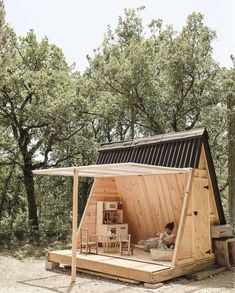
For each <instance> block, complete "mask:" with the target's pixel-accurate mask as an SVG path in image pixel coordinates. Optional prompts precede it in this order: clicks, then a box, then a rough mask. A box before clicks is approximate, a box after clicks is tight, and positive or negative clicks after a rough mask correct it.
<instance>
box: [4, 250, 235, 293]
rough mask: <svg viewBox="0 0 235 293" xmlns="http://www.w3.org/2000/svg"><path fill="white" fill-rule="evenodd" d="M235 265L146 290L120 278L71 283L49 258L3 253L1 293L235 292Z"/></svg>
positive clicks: (86, 277)
mask: <svg viewBox="0 0 235 293" xmlns="http://www.w3.org/2000/svg"><path fill="white" fill-rule="evenodd" d="M234 288H235V267H233V268H232V269H231V270H229V271H225V272H223V273H220V274H219V275H217V276H215V277H213V278H208V279H206V280H203V281H191V280H187V279H185V278H178V279H175V280H174V281H170V282H165V283H164V286H163V287H161V288H158V289H145V288H143V286H142V285H130V284H127V283H122V282H118V281H111V280H107V279H103V278H97V277H92V276H89V275H86V274H81V273H80V274H79V276H78V277H77V280H76V283H75V284H74V285H71V284H70V273H69V271H67V270H65V269H63V268H60V269H59V270H56V271H46V270H45V259H36V260H35V259H30V258H25V259H24V260H18V259H16V258H14V257H11V256H5V255H0V292H1V293H16V292H17V293H20V292H22V293H28V292H29V293H31V292H39V293H44V292H45V293H48V292H59V293H70V292H72V293H74V292H79V293H80V292H86V293H89V292H102V293H111V292H112V293H113V292H125V293H126V292H129V293H130V292H164V293H165V292H167V293H170V292H175V293H181V292H182V293H183V292H185V293H186V292H187V293H192V292H193V293H194V292H203V293H206V292H208V293H217V292H220V293H221V292H233V293H234V292H235V289H234Z"/></svg>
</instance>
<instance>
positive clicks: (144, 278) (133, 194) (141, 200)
mask: <svg viewBox="0 0 235 293" xmlns="http://www.w3.org/2000/svg"><path fill="white" fill-rule="evenodd" d="M35 173H36V174H47V175H62V176H64V175H68V176H74V183H75V184H74V193H73V199H74V206H73V215H74V219H73V249H72V251H71V250H63V251H51V252H49V253H48V261H49V262H51V263H52V264H55V263H56V264H66V265H71V264H72V269H73V280H75V274H76V268H77V270H80V271H83V272H87V273H91V274H94V275H97V274H98V275H99V274H102V275H105V276H110V277H114V278H119V279H124V280H127V279H128V280H132V281H140V282H147V283H157V282H161V281H164V280H168V279H172V278H174V277H177V276H181V275H185V274H188V273H191V272H194V271H199V270H201V269H203V268H207V267H210V266H212V265H213V264H214V263H215V255H214V251H213V246H212V239H211V231H210V226H211V225H215V224H224V223H225V217H224V213H223V209H222V205H221V200H220V196H219V192H218V186H217V179H216V174H215V169H214V165H213V161H212V157H211V153H210V149H209V144H208V134H207V131H206V130H205V129H198V130H193V131H187V132H178V133H171V134H163V135H157V136H153V137H149V138H142V139H136V140H132V141H126V142H117V143H108V144H103V145H102V146H101V147H100V150H99V157H98V161H97V165H95V166H86V167H73V168H58V169H50V170H49V169H48V170H38V171H35ZM79 176H89V177H94V183H93V186H92V189H91V192H90V195H89V198H88V200H87V204H86V207H85V210H84V213H83V216H82V219H81V221H80V225H79V228H78V230H77V226H76V221H77V183H78V177H79ZM78 204H79V203H78ZM107 214H109V217H108V218H109V219H107ZM111 218H112V219H115V220H113V221H112V219H111ZM168 222H174V223H175V227H174V231H173V232H174V234H175V235H176V242H175V246H174V249H173V251H172V257H171V258H170V259H167V260H162V259H161V260H157V259H155V260H153V258H152V257H151V253H149V252H145V251H142V250H141V249H139V248H138V245H136V246H135V244H136V243H137V242H138V241H139V240H143V239H148V238H150V237H153V236H154V235H156V234H157V232H161V231H163V230H164V227H165V225H166V224H167V223H168ZM83 228H87V229H88V230H89V233H91V234H94V235H98V236H97V237H100V236H101V235H108V233H110V232H112V233H113V234H120V235H121V234H123V235H129V234H130V235H131V243H132V245H134V249H133V255H126V254H124V255H120V253H119V251H116V250H115V249H114V250H113V251H107V250H106V251H105V250H104V249H103V246H102V243H101V247H99V249H98V254H96V253H89V254H87V255H86V254H83V253H79V246H80V236H81V235H80V231H82V230H81V229H83ZM110 235H111V234H110ZM110 235H109V236H110ZM97 239H98V238H97ZM100 242H102V241H101V240H100Z"/></svg>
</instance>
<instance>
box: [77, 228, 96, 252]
mask: <svg viewBox="0 0 235 293" xmlns="http://www.w3.org/2000/svg"><path fill="white" fill-rule="evenodd" d="M92 247H94V248H95V251H96V254H98V241H97V236H96V235H89V233H88V228H82V229H80V253H82V252H83V250H85V254H87V253H88V252H89V253H91V248H92Z"/></svg>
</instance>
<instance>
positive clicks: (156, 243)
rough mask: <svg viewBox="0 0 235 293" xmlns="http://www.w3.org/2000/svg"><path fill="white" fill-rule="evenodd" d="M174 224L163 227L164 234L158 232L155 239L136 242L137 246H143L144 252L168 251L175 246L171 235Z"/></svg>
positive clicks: (173, 236)
mask: <svg viewBox="0 0 235 293" xmlns="http://www.w3.org/2000/svg"><path fill="white" fill-rule="evenodd" d="M173 229H174V222H171V223H168V224H166V226H165V230H164V232H160V233H158V234H157V236H156V237H152V238H149V239H147V240H140V241H138V243H137V244H138V245H143V246H144V247H143V249H144V250H145V251H150V249H151V248H161V249H168V248H170V247H172V246H174V244H175V235H174V234H173V233H172V231H173Z"/></svg>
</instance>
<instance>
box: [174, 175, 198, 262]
mask: <svg viewBox="0 0 235 293" xmlns="http://www.w3.org/2000/svg"><path fill="white" fill-rule="evenodd" d="M193 175H194V170H191V173H190V175H189V178H188V182H187V187H186V190H185V195H184V200H183V205H182V208H181V213H180V221H179V226H178V231H177V236H176V241H175V248H174V253H173V258H172V262H171V264H172V265H173V266H175V265H176V264H177V260H178V254H179V246H180V243H181V239H182V236H183V232H184V225H185V219H186V215H187V211H188V205H189V200H190V195H191V190H192V183H193Z"/></svg>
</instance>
